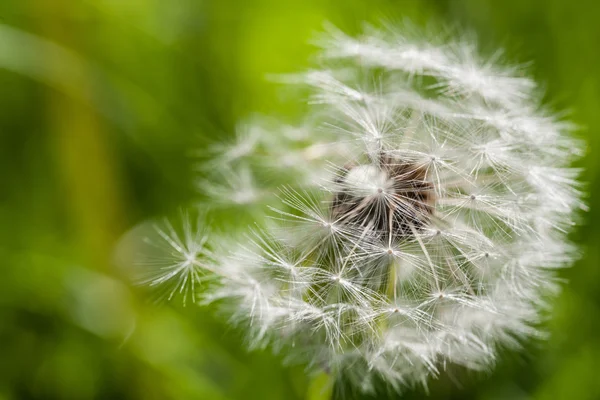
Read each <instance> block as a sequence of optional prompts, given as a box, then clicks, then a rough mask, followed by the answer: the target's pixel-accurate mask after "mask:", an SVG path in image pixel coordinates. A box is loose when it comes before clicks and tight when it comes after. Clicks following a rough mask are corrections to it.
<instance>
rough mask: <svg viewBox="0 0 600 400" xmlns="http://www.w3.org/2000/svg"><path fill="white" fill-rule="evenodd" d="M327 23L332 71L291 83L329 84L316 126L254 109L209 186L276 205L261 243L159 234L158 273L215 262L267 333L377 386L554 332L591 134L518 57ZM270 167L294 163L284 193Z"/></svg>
mask: <svg viewBox="0 0 600 400" xmlns="http://www.w3.org/2000/svg"><path fill="white" fill-rule="evenodd" d="M328 31H329V32H328V34H327V35H325V36H323V37H322V38H321V39H320V40H319V41H317V44H318V45H319V46H320V47H321V49H322V50H321V53H320V58H319V60H320V63H321V65H322V68H321V69H313V70H310V71H308V72H306V73H300V74H294V75H288V76H284V77H282V78H280V80H281V81H283V82H285V83H287V84H292V85H302V86H305V87H308V88H310V90H311V95H310V97H309V99H308V102H309V103H310V104H311V108H310V111H309V114H308V115H307V116H306V119H305V121H303V123H302V124H301V125H300V126H299V127H295V128H292V127H290V126H288V125H284V124H278V123H276V122H274V121H272V120H270V121H268V122H266V123H264V125H262V126H261V123H260V121H256V120H255V121H252V122H250V123H248V124H246V125H245V126H243V127H242V128H241V129H240V134H239V136H238V140H237V141H236V142H234V143H233V144H232V145H231V146H221V147H220V150H219V152H220V154H219V155H218V156H217V157H216V159H215V161H214V162H215V164H214V165H215V166H217V167H216V169H218V170H220V171H221V174H222V173H223V172H222V171H227V173H226V174H225V179H220V180H219V181H218V182H215V183H209V180H210V179H211V178H210V174H209V177H208V178H206V179H208V180H206V181H203V183H202V185H203V187H202V190H203V191H209V192H210V193H211V194H212V195H213V196H216V197H218V198H220V199H221V200H222V202H223V203H227V202H233V203H238V204H246V203H251V202H258V203H259V204H263V205H264V208H265V211H268V212H266V214H268V216H269V217H270V218H268V219H267V220H266V221H257V225H258V226H261V228H260V229H254V231H253V232H250V233H248V235H247V236H246V239H242V240H239V239H235V238H230V239H227V238H224V237H223V235H220V236H219V238H215V239H211V238H210V237H209V236H207V235H206V234H205V233H204V231H193V230H191V229H189V228H184V229H183V236H178V235H177V234H175V233H174V231H173V230H172V228H167V230H164V229H159V230H156V231H155V235H154V236H155V238H154V239H152V240H153V241H158V242H162V246H166V251H167V255H168V257H167V258H166V259H153V260H152V262H150V263H147V266H148V267H149V268H150V271H151V273H152V274H151V275H150V278H149V279H148V280H147V283H149V284H151V285H159V286H160V285H161V284H163V283H165V284H171V285H173V284H174V286H172V287H175V290H179V291H187V290H188V288H193V291H194V292H200V291H198V290H197V288H196V287H197V286H199V285H200V284H201V283H203V282H204V281H205V279H206V276H210V277H211V279H210V282H211V284H210V285H209V286H208V287H207V286H204V287H203V289H202V290H201V292H202V295H201V296H200V297H199V299H201V300H202V301H204V302H217V303H219V304H220V305H221V306H222V307H223V309H224V310H226V311H227V312H228V313H229V316H230V318H231V321H232V322H233V323H235V324H239V325H242V326H244V327H245V329H246V332H247V337H248V340H249V342H250V345H251V346H252V347H262V346H266V345H270V346H272V347H273V348H275V349H278V350H282V351H283V352H284V354H285V355H286V358H287V359H288V360H290V361H292V362H304V363H306V364H307V365H310V366H312V367H314V368H315V369H320V370H324V371H327V373H329V374H331V375H332V376H333V377H335V378H343V379H345V380H346V381H349V382H351V383H352V384H354V385H355V386H356V387H358V388H359V389H361V390H363V391H373V390H374V385H375V382H385V383H387V384H389V385H390V386H391V387H393V388H395V389H397V390H401V389H402V388H404V387H406V386H411V385H414V384H416V383H424V382H426V380H427V379H428V378H429V377H430V376H436V375H438V374H439V373H440V372H441V370H442V369H443V368H444V366H447V365H451V364H458V365H462V366H464V367H467V368H469V369H484V368H487V367H489V366H490V365H491V364H493V362H494V361H495V358H496V353H497V349H498V348H499V347H501V346H509V347H517V346H519V343H520V341H521V339H523V338H526V337H530V336H536V335H538V334H539V333H538V332H537V330H536V324H537V323H538V322H539V321H540V318H541V313H542V312H543V311H544V310H545V309H546V308H547V306H548V305H547V295H548V294H549V293H553V292H555V291H556V290H557V289H558V287H557V284H556V279H555V276H554V273H555V270H556V269H557V268H561V267H565V266H568V265H569V264H571V263H572V262H573V261H574V259H575V258H576V249H575V248H574V247H573V246H572V245H571V244H570V243H569V242H568V240H567V238H566V234H567V233H568V231H569V229H570V227H571V226H572V225H573V218H574V212H575V211H576V210H577V209H582V208H583V207H584V206H583V204H582V202H581V196H582V192H581V189H580V187H579V183H578V182H577V175H578V173H579V171H577V170H575V169H572V168H570V167H569V165H570V163H571V162H572V161H573V160H574V159H575V158H577V157H578V156H579V155H581V154H582V145H581V143H579V142H578V141H577V140H575V139H574V138H573V137H572V136H571V135H570V131H571V129H572V126H571V125H570V124H568V123H565V122H564V121H560V120H558V119H557V118H554V117H553V115H552V113H550V112H549V111H547V110H545V109H544V108H543V107H542V106H541V105H540V104H539V94H538V91H537V89H536V85H535V83H534V81H532V80H531V79H529V78H528V77H526V76H524V74H523V71H522V70H521V69H520V68H518V67H511V66H504V65H502V64H501V62H500V55H501V53H498V54H495V55H493V56H492V57H490V58H488V59H485V58H482V57H480V56H479V55H478V53H477V49H476V46H475V45H474V44H473V43H471V42H469V41H468V40H466V39H460V40H458V41H454V42H450V43H440V42H439V41H436V40H431V41H427V40H425V39H423V38H424V37H425V36H424V35H419V36H404V35H403V34H402V32H400V31H398V30H395V29H387V30H377V29H375V28H367V29H366V30H365V33H364V34H363V35H362V36H360V37H358V38H354V37H350V36H347V35H345V34H343V33H342V32H340V31H338V30H336V29H334V28H329V29H328ZM415 37H418V39H415ZM264 171H270V173H271V174H276V175H277V177H276V178H273V179H271V180H270V181H269V182H272V183H273V185H272V186H271V190H270V192H271V193H270V194H271V195H274V196H271V200H269V201H268V202H267V201H266V200H265V196H263V195H261V196H259V195H257V193H258V190H257V188H256V187H255V186H253V185H254V183H255V182H256V181H257V180H260V178H259V177H260V176H261V175H260V174H261V173H264ZM272 176H273V175H272ZM266 186H268V183H267V181H266V180H264V181H261V190H260V193H261V194H262V193H264V192H266V191H268V190H267V189H265V187H266ZM275 186H279V189H276V188H275ZM273 198H276V199H279V200H277V201H275V202H273V201H272V199H273ZM276 203H278V205H275V204H276ZM269 210H270V211H269ZM200 228H202V227H200ZM199 271H201V273H200V272H199ZM172 293H174V292H172Z"/></svg>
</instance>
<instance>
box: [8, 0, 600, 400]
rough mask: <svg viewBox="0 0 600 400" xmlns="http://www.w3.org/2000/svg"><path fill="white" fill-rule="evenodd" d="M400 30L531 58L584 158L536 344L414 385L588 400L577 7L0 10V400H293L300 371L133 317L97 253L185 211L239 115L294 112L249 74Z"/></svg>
mask: <svg viewBox="0 0 600 400" xmlns="http://www.w3.org/2000/svg"><path fill="white" fill-rule="evenodd" d="M404 18H408V19H410V20H411V21H412V22H414V23H416V24H419V25H421V24H423V25H424V24H430V25H432V26H434V27H435V26H438V25H439V26H451V27H458V28H460V29H466V30H471V31H473V32H475V33H476V34H477V36H478V38H479V42H480V45H481V48H482V49H483V50H484V52H485V51H486V50H487V51H488V52H492V51H493V50H494V49H495V48H496V47H497V46H502V47H504V48H505V49H506V55H507V56H508V58H509V59H510V60H512V61H515V62H526V61H530V60H531V61H532V62H533V63H532V65H531V66H530V67H529V70H530V72H531V73H532V74H533V76H534V77H535V78H536V79H537V81H538V82H540V83H542V84H543V86H544V88H545V90H546V94H547V96H546V100H547V102H548V103H549V105H550V106H551V107H552V108H554V109H556V110H566V111H567V115H568V116H569V118H570V119H572V120H573V121H574V122H575V123H577V124H578V125H579V126H580V128H581V129H580V130H579V131H578V135H580V136H581V137H582V138H584V139H585V140H586V142H587V143H588V151H587V155H586V157H585V158H584V159H583V160H582V161H580V162H579V166H582V167H584V168H585V173H584V177H583V179H584V180H585V181H586V182H587V183H588V186H587V187H588V189H589V190H588V192H589V199H588V202H589V205H590V207H591V210H590V211H589V212H588V213H586V214H585V215H584V216H583V218H582V222H583V223H582V225H581V226H580V227H579V228H578V229H577V231H576V232H575V233H574V235H573V238H574V240H576V241H577V242H578V243H580V244H581V249H582V252H583V257H582V259H581V260H580V261H579V262H577V263H576V265H575V266H574V267H573V268H570V269H567V270H563V271H561V273H560V274H561V277H563V278H565V280H568V285H566V286H565V288H564V291H563V292H562V294H561V295H560V297H559V298H558V299H557V301H556V304H555V309H554V312H553V314H552V318H551V319H550V320H549V321H548V322H547V323H546V324H545V325H546V326H545V327H546V329H547V330H548V332H549V333H550V337H549V339H548V340H547V341H539V340H538V341H532V342H530V343H527V344H525V347H526V348H525V350H524V351H523V352H520V353H515V352H510V353H504V354H501V357H500V361H499V363H498V366H497V368H496V369H495V370H494V371H493V372H490V373H485V374H472V375H465V376H460V377H456V378H454V379H451V378H448V377H444V378H442V379H440V380H434V381H432V382H431V384H430V391H429V395H430V398H432V399H582V400H583V399H600V376H599V373H600V372H599V371H600V340H599V339H598V337H600V322H599V319H600V309H599V306H600V290H599V289H600V268H599V265H598V264H599V260H600V216H599V214H598V211H597V210H598V207H596V206H597V204H596V202H598V200H597V198H598V197H597V196H598V190H599V189H600V187H599V185H600V181H599V180H598V178H597V175H598V172H600V165H599V157H598V156H597V155H596V153H597V152H598V146H599V144H600V143H599V139H600V134H599V130H598V129H599V126H600V3H598V2H597V1H593V0H571V1H561V0H535V1H524V0H497V1H494V0H464V1H433V0H423V1H416V0H415V1H408V0H407V1H391V0H390V1H380V0H371V1H358V0H336V1H334V0H295V1H285V0H280V1H275V0H238V1H234V0H169V1H164V0H163V1H161V0H95V1H94V0H87V1H85V0H84V1H75V0H73V1H69V0H38V1H33V0H1V1H0V152H1V155H0V174H1V179H0V400H8V399H295V398H298V399H302V398H307V394H306V392H307V385H308V381H307V378H306V377H305V376H304V374H303V370H302V368H292V369H290V368H284V367H281V366H280V365H281V364H280V359H279V358H278V357H276V356H273V355H271V354H270V353H269V352H267V351H265V352H253V353H248V352H246V351H245V350H244V346H243V338H242V335H241V334H240V332H238V331H236V330H235V329H231V328H228V327H227V326H226V325H225V324H224V323H223V322H222V320H221V319H219V318H217V317H214V316H213V315H212V313H211V312H210V311H207V310H203V309H201V308H198V307H195V306H187V307H182V306H180V305H178V304H172V305H160V306H156V305H153V304H152V303H150V302H148V301H147V298H146V296H145V294H144V293H141V292H140V291H139V290H138V289H135V288H131V287H129V285H128V284H127V283H126V279H125V278H124V277H123V273H122V271H120V270H119V268H116V267H115V263H114V246H115V243H116V241H117V240H118V238H119V237H120V236H121V235H122V234H123V233H124V232H125V231H126V230H127V229H129V228H131V227H132V226H134V225H135V224H137V223H139V222H141V221H143V220H144V219H147V218H150V217H155V216H160V215H163V214H168V213H172V212H173V210H175V209H176V208H177V207H179V206H181V205H182V204H189V203H191V202H193V201H194V200H195V199H197V198H198V197H199V196H202V193H198V190H197V189H196V188H194V185H193V180H194V177H195V176H194V173H193V170H192V169H191V168H190V166H191V164H192V163H193V161H194V159H193V150H194V149H198V148H202V146H203V145H204V144H205V143H206V141H207V139H208V138H210V139H216V138H218V137H223V138H225V137H227V136H229V135H231V133H232V132H233V129H234V127H235V124H236V122H237V121H239V120H240V119H241V118H245V117H248V116H250V115H252V113H254V112H259V113H267V114H271V115H276V116H282V117H283V118H293V117H294V116H297V115H298V113H299V111H300V109H301V107H299V106H298V105H297V104H296V103H295V102H294V99H289V98H288V99H285V98H284V97H285V96H282V95H281V90H280V88H279V87H278V86H277V85H275V84H272V83H269V82H268V81H267V80H265V79H264V77H265V75H266V74H268V73H281V72H293V71H299V70H302V69H304V68H306V67H308V66H309V65H310V62H311V61H310V60H311V56H312V55H314V52H315V49H314V48H313V47H311V46H310V45H309V44H308V42H309V41H310V39H311V38H314V34H315V32H318V31H320V30H321V29H322V24H323V22H324V21H326V20H327V21H331V22H333V23H334V24H336V25H338V26H339V27H341V28H342V29H344V30H346V31H349V32H358V30H359V29H360V24H361V22H362V21H370V22H375V23H377V22H378V21H380V20H381V19H385V20H392V21H401V20H402V19H404ZM598 205H600V204H598ZM234 217H235V216H233V215H231V216H230V218H231V219H233V218H234ZM225 218H226V217H225ZM453 381H457V382H453ZM423 396H424V393H423V391H419V390H417V391H408V392H406V393H405V394H404V396H403V397H400V398H406V399H413V398H415V399H416V398H422V397H423ZM348 398H350V395H349V396H348Z"/></svg>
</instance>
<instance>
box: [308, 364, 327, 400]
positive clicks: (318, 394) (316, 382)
mask: <svg viewBox="0 0 600 400" xmlns="http://www.w3.org/2000/svg"><path fill="white" fill-rule="evenodd" d="M333 387H334V378H333V377H332V376H331V375H330V374H328V373H327V372H325V371H323V372H321V373H319V374H318V375H316V376H315V377H314V378H313V379H312V381H311V382H310V384H309V386H308V391H307V392H306V400H331V399H333Z"/></svg>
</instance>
